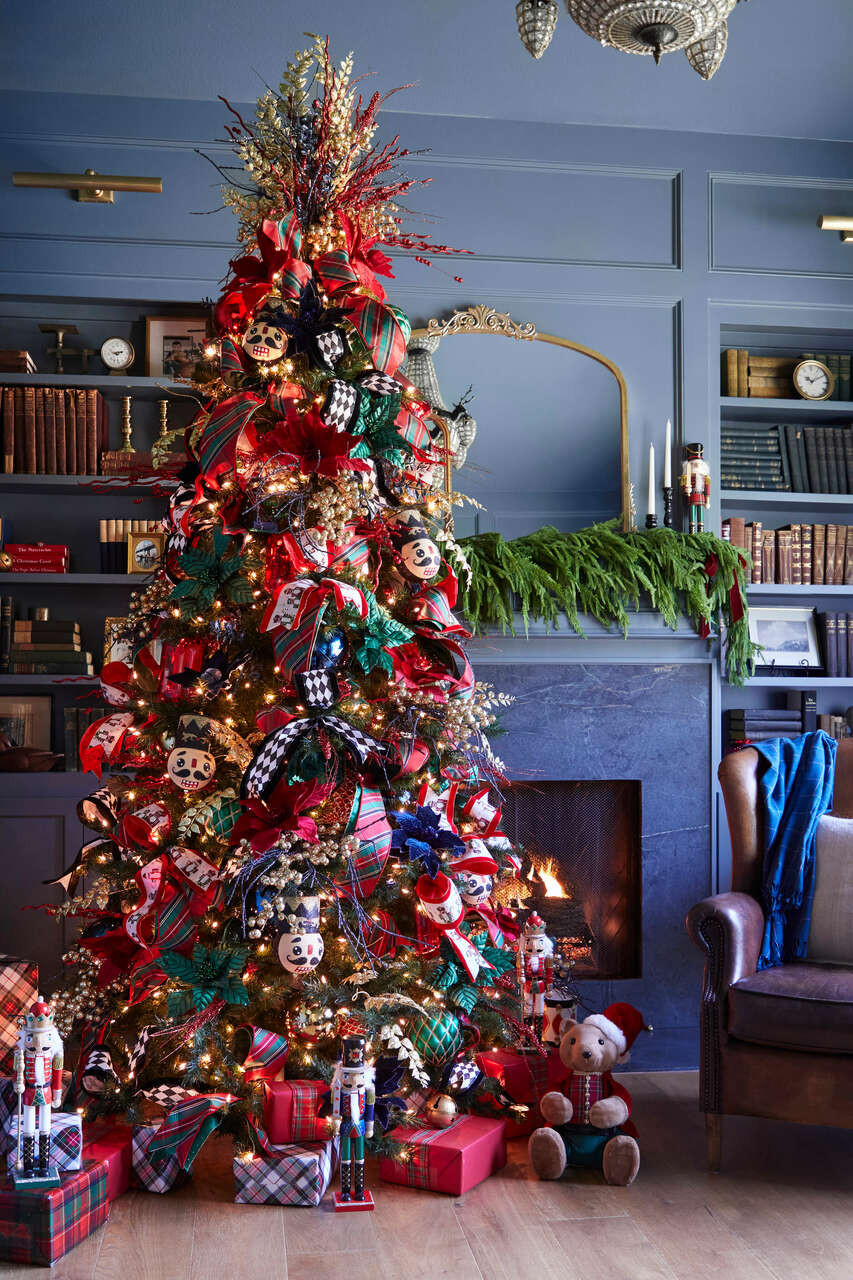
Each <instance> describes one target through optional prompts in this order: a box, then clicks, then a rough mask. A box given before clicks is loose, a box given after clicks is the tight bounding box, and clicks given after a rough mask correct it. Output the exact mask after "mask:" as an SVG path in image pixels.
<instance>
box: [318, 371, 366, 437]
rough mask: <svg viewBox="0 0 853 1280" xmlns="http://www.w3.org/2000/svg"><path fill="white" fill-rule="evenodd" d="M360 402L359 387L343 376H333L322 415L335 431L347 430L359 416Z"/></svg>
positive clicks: (324, 420)
mask: <svg viewBox="0 0 853 1280" xmlns="http://www.w3.org/2000/svg"><path fill="white" fill-rule="evenodd" d="M360 404H361V393H360V392H359V389H358V387H356V386H354V385H353V383H352V382H344V380H343V379H342V378H332V380H331V382H330V383H329V385H328V390H327V392H326V399H325V400H324V402H323V407H322V409H321V410H320V417H321V418H322V419H323V422H325V424H326V426H327V427H331V428H332V430H333V431H347V430H349V428H350V426H351V425H352V423H353V422H354V421H355V419H356V418H357V417H358V409H359V405H360Z"/></svg>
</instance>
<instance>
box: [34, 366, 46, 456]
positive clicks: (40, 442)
mask: <svg viewBox="0 0 853 1280" xmlns="http://www.w3.org/2000/svg"><path fill="white" fill-rule="evenodd" d="M34 393H35V402H36V411H35V416H36V475H40V476H43V475H44V472H45V466H44V387H36V388H35V389H34Z"/></svg>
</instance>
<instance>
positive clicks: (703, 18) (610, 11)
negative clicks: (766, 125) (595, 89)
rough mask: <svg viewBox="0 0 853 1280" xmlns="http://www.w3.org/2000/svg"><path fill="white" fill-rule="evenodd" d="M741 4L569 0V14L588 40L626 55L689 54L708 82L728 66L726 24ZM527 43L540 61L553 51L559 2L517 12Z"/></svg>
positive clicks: (548, 0) (530, 2) (527, 3)
mask: <svg viewBox="0 0 853 1280" xmlns="http://www.w3.org/2000/svg"><path fill="white" fill-rule="evenodd" d="M738 3H739V0H661V2H660V3H657V4H655V3H652V2H650V0H566V9H567V10H568V13H569V17H570V18H572V19H573V20H574V21H575V22H576V23H577V24H578V26H579V27H581V28H582V30H584V31H585V32H586V33H587V35H588V36H592V38H593V39H594V40H598V41H599V42H600V43H601V44H603V45H605V46H610V48H612V49H621V50H622V51H623V52H624V53H639V54H651V56H652V57H653V58H654V60H655V62H657V63H659V62H660V60H661V58H662V56H663V55H664V54H665V53H675V52H676V51H677V50H679V49H683V50H684V52H685V54H686V55H687V61H688V62H689V63H690V65H691V67H692V68H693V70H694V71H696V72H697V73H698V74H699V75H700V76H701V77H702V79H703V80H710V79H711V76H712V75H713V74H714V72H715V71H716V70H717V68H718V67H719V65H720V63H721V62H722V61H723V56H724V54H725V52H726V43H727V41H728V29H727V26H726V19H727V18H728V16H729V14H730V13H731V11H732V9H734V7H735V5H736V4H738ZM515 14H516V19H517V21H518V31H519V35H520V36H521V40H522V43H523V45H524V47H525V49H527V51H528V53H530V54H532V56H533V57H534V58H541V57H542V54H543V53H544V52H545V50H546V49H547V48H548V45H549V44H550V42H551V37H552V36H553V34H554V28H555V27H556V25H557V0H518V4H517V5H516V6H515Z"/></svg>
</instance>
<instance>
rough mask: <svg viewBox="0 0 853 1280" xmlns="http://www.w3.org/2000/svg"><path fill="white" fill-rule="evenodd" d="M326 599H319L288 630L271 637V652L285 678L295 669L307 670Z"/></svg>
mask: <svg viewBox="0 0 853 1280" xmlns="http://www.w3.org/2000/svg"><path fill="white" fill-rule="evenodd" d="M326 604H327V601H325V600H320V601H318V602H317V604H316V605H315V607H314V608H313V609H309V610H307V611H303V610H301V609H300V614H301V617H300V618H299V619H298V621H296V622H294V624H293V626H292V627H291V628H290V630H289V631H285V630H281V631H279V632H278V633H277V634H276V636H275V638H274V639H273V652H274V653H275V660H276V663H277V665H278V666H279V667H280V668H281V670H282V672H283V673H284V675H285V677H286V678H287V679H292V678H293V676H294V675H295V673H296V672H297V671H307V670H308V668H309V667H310V666H311V657H312V655H313V653H314V645H315V644H316V642H317V632H318V631H319V630H320V623H321V622H322V621H323V614H324V613H325V612H326Z"/></svg>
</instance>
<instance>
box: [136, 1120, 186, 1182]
mask: <svg viewBox="0 0 853 1280" xmlns="http://www.w3.org/2000/svg"><path fill="white" fill-rule="evenodd" d="M159 1128H160V1125H159V1123H157V1124H140V1125H134V1127H133V1139H132V1148H131V1165H132V1167H133V1176H134V1178H135V1180H136V1182H137V1183H138V1185H139V1186H140V1187H144V1188H145V1190H146V1191H156V1192H157V1193H158V1195H162V1194H163V1192H164V1191H171V1190H172V1187H179V1186H181V1184H182V1183H184V1182H186V1181H187V1178H188V1177H189V1174H187V1173H185V1172H184V1170H183V1169H182V1168H181V1162H180V1161H179V1160H178V1157H177V1156H164V1155H161V1154H160V1153H158V1154H157V1155H153V1156H152V1155H149V1154H148V1147H149V1144H150V1142H151V1139H152V1138H153V1137H154V1134H155V1133H156V1132H157V1130H158V1129H159Z"/></svg>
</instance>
